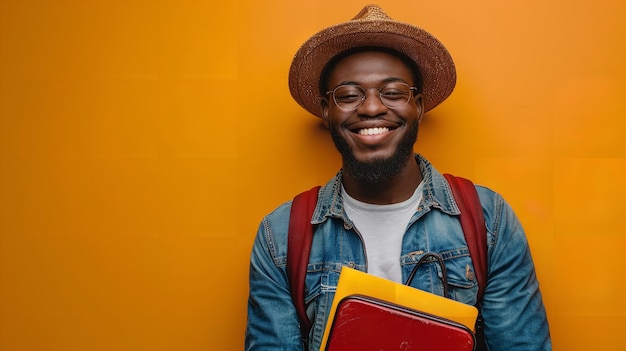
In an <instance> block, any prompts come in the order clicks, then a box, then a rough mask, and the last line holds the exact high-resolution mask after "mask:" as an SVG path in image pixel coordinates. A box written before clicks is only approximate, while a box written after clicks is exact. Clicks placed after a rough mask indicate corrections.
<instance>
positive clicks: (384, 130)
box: [359, 127, 389, 135]
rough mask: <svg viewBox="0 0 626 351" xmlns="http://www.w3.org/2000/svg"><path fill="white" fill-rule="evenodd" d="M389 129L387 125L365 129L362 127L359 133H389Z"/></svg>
mask: <svg viewBox="0 0 626 351" xmlns="http://www.w3.org/2000/svg"><path fill="white" fill-rule="evenodd" d="M388 131H389V128H387V127H380V128H365V129H360V130H359V134H360V135H378V134H383V133H387V132H388Z"/></svg>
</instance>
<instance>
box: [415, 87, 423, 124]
mask: <svg viewBox="0 0 626 351" xmlns="http://www.w3.org/2000/svg"><path fill="white" fill-rule="evenodd" d="M415 104H416V105H417V114H418V115H417V120H418V121H419V122H421V121H422V117H424V99H423V98H422V94H417V95H415Z"/></svg>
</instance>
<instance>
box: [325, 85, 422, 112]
mask: <svg viewBox="0 0 626 351" xmlns="http://www.w3.org/2000/svg"><path fill="white" fill-rule="evenodd" d="M389 84H402V85H406V86H407V87H408V88H409V92H413V94H409V97H408V98H407V99H406V101H404V103H403V104H402V105H399V106H389V105H387V103H385V99H383V90H384V89H385V87H386V86H388V85H389ZM343 87H354V88H357V89H358V90H360V91H361V101H360V102H359V103H358V104H357V105H356V106H355V107H351V108H346V107H342V106H341V105H340V104H339V103H338V102H337V98H336V96H335V92H336V91H337V89H340V88H343ZM329 94H332V95H333V102H334V103H335V105H337V107H339V108H340V109H342V110H344V111H354V110H356V109H358V108H359V107H361V105H363V102H365V98H366V97H367V90H366V89H365V88H363V87H362V86H360V85H356V84H342V85H338V86H336V87H335V89H333V90H329V91H327V92H326V94H324V95H325V96H328V95H329ZM417 94H418V89H417V87H413V86H410V85H409V84H408V83H405V82H389V83H387V84H385V85H383V86H381V87H380V88H378V99H379V100H380V102H381V103H382V104H383V105H385V106H386V107H387V108H390V109H392V110H394V109H397V108H401V107H403V106H404V105H406V104H408V103H409V101H411V97H414V96H416V95H417Z"/></svg>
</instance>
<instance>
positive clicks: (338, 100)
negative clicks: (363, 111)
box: [325, 82, 417, 111]
mask: <svg viewBox="0 0 626 351" xmlns="http://www.w3.org/2000/svg"><path fill="white" fill-rule="evenodd" d="M412 91H413V92H414V93H417V88H416V87H412V86H409V85H408V84H406V83H404V82H392V83H387V84H385V85H383V86H382V87H380V88H379V89H378V96H379V98H380V101H381V102H382V103H383V104H384V105H385V106H387V107H389V108H390V109H394V108H400V107H403V106H404V105H406V104H407V103H408V102H409V100H410V99H411V95H412V94H411V92H412ZM329 94H332V95H333V100H334V101H335V104H336V105H337V106H339V108H340V109H342V110H346V111H352V110H356V109H357V108H359V106H361V105H363V101H365V89H364V88H363V87H360V86H358V85H348V84H346V85H340V86H338V87H336V88H335V89H333V90H331V91H328V92H326V94H325V95H329Z"/></svg>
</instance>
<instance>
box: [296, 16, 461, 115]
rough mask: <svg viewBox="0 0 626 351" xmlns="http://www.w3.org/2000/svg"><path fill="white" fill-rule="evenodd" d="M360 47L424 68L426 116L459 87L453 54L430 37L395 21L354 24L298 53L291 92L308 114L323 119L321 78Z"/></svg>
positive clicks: (311, 41)
mask: <svg viewBox="0 0 626 351" xmlns="http://www.w3.org/2000/svg"><path fill="white" fill-rule="evenodd" d="M358 47H383V48H389V49H393V50H396V51H399V52H401V53H404V54H405V55H407V56H408V57H409V58H411V59H412V60H413V61H414V62H415V63H416V64H417V66H418V67H419V69H420V73H421V74H422V79H423V102H424V111H425V112H426V111H429V110H431V109H433V108H434V107H435V106H437V105H438V104H440V103H441V102H442V101H444V100H445V99H446V98H447V97H448V96H449V95H450V94H451V93H452V90H453V89H454V86H455V84H456V70H455V67H454V62H453V60H452V57H451V56H450V53H449V52H448V50H447V49H446V48H445V47H444V46H443V44H441V42H440V41H439V40H437V39H436V38H435V37H434V36H432V35H431V34H430V33H428V32H426V31H425V30H423V29H421V28H419V27H416V26H413V25H411V24H407V23H402V22H397V21H393V20H384V21H380V20H368V21H349V22H344V23H340V24H337V25H334V26H332V27H329V28H326V29H324V30H322V31H320V32H318V33H317V34H315V35H314V36H312V37H311V38H309V40H307V41H306V42H305V43H304V44H303V45H302V46H301V47H300V49H299V50H298V52H297V53H296V55H295V56H294V59H293V61H292V64H291V68H290V70H289V90H290V91H291V95H292V96H293V98H294V99H295V100H296V102H298V104H300V105H301V106H302V107H304V108H305V109H306V110H307V111H309V112H310V113H312V114H313V115H315V116H317V117H321V105H320V102H321V97H320V92H319V79H320V75H321V73H322V71H323V69H324V67H325V66H326V64H327V63H328V62H329V61H330V60H331V59H332V58H333V57H335V56H336V55H338V54H340V53H342V52H344V51H347V50H350V49H354V48H358Z"/></svg>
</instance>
